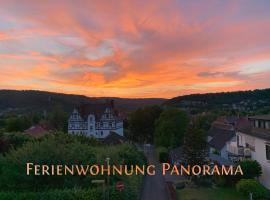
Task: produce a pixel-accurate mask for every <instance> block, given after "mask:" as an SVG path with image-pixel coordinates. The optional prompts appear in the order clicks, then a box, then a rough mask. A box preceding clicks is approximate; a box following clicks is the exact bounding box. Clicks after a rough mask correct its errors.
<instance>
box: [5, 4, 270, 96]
mask: <svg viewBox="0 0 270 200" xmlns="http://www.w3.org/2000/svg"><path fill="white" fill-rule="evenodd" d="M0 3H1V7H0V12H1V18H0V70H1V73H0V89H17V90H22V89H23V90H29V89H30V90H43V91H50V92H61V93H69V94H82V95H86V96H92V97H108V96H113V97H130V98H135V97H136V98H146V97H158V98H171V97H175V96H179V95H185V94H193V93H208V92H225V91H226V92H227V91H239V90H253V89H262V88H267V87H270V79H269V77H270V37H269V35H270V12H269V7H270V2H269V1H267V0H262V1H253V0H245V1H244V0H238V1H233V0H230V1H212V0H204V1H202V0H200V1H192V0H191V1H181V0H179V1H177V0H171V1H165V0H151V1H147V3H146V2H145V1H141V0H138V1H137V0H136V1H125V0H123V1H115V2H113V1H106V2H105V1H96V0H89V1H84V0H79V1H76V2H74V1H71V0H59V1H57V2H55V1H52V0H48V1H35V0H26V1H24V2H23V3H20V2H19V1H18V0H17V1H16V0H0Z"/></svg>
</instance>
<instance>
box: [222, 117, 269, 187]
mask: <svg viewBox="0 0 270 200" xmlns="http://www.w3.org/2000/svg"><path fill="white" fill-rule="evenodd" d="M236 138H237V139H236V141H234V142H231V143H229V144H228V145H227V151H228V153H229V157H230V159H234V158H236V157H237V158H239V159H240V160H241V159H245V158H247V157H250V158H251V159H254V160H257V161H258V162H259V163H260V165H261V166H262V176H261V177H260V178H259V179H260V182H261V183H262V184H263V185H264V186H265V187H267V188H268V189H270V115H259V116H253V117H248V118H246V119H245V120H243V121H242V122H241V123H239V125H238V126H237V130H236Z"/></svg>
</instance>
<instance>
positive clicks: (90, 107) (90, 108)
mask: <svg viewBox="0 0 270 200" xmlns="http://www.w3.org/2000/svg"><path fill="white" fill-rule="evenodd" d="M106 108H110V109H111V110H112V111H113V113H114V115H116V116H117V115H118V113H117V112H116V110H115V109H114V104H113V101H111V102H106V103H95V104H92V103H88V104H82V105H80V106H79V107H78V112H79V113H80V115H81V117H82V118H84V119H86V118H87V117H88V115H89V114H93V115H95V117H96V119H98V120H99V119H100V118H101V116H102V114H103V113H104V112H105V110H106Z"/></svg>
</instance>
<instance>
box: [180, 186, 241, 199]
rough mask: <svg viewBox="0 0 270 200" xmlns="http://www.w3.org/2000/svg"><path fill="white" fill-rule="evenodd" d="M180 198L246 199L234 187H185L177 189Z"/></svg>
mask: <svg viewBox="0 0 270 200" xmlns="http://www.w3.org/2000/svg"><path fill="white" fill-rule="evenodd" d="M177 197H178V200H217V199H218V200H246V198H244V196H243V195H242V194H240V193H239V192H237V191H236V190H235V189H233V188H216V189H213V188H192V189H191V188H185V189H183V190H177Z"/></svg>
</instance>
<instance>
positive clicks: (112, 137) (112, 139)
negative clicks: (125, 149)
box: [103, 131, 127, 145]
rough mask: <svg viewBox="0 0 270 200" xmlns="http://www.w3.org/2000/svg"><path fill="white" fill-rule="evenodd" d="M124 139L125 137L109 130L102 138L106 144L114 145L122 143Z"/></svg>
mask: <svg viewBox="0 0 270 200" xmlns="http://www.w3.org/2000/svg"><path fill="white" fill-rule="evenodd" d="M126 141H127V139H126V138H125V137H124V136H121V135H119V134H117V133H115V132H113V131H111V132H110V134H109V135H108V136H107V137H106V138H104V140H103V143H105V144H108V145H116V144H123V143H124V142H126Z"/></svg>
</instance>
